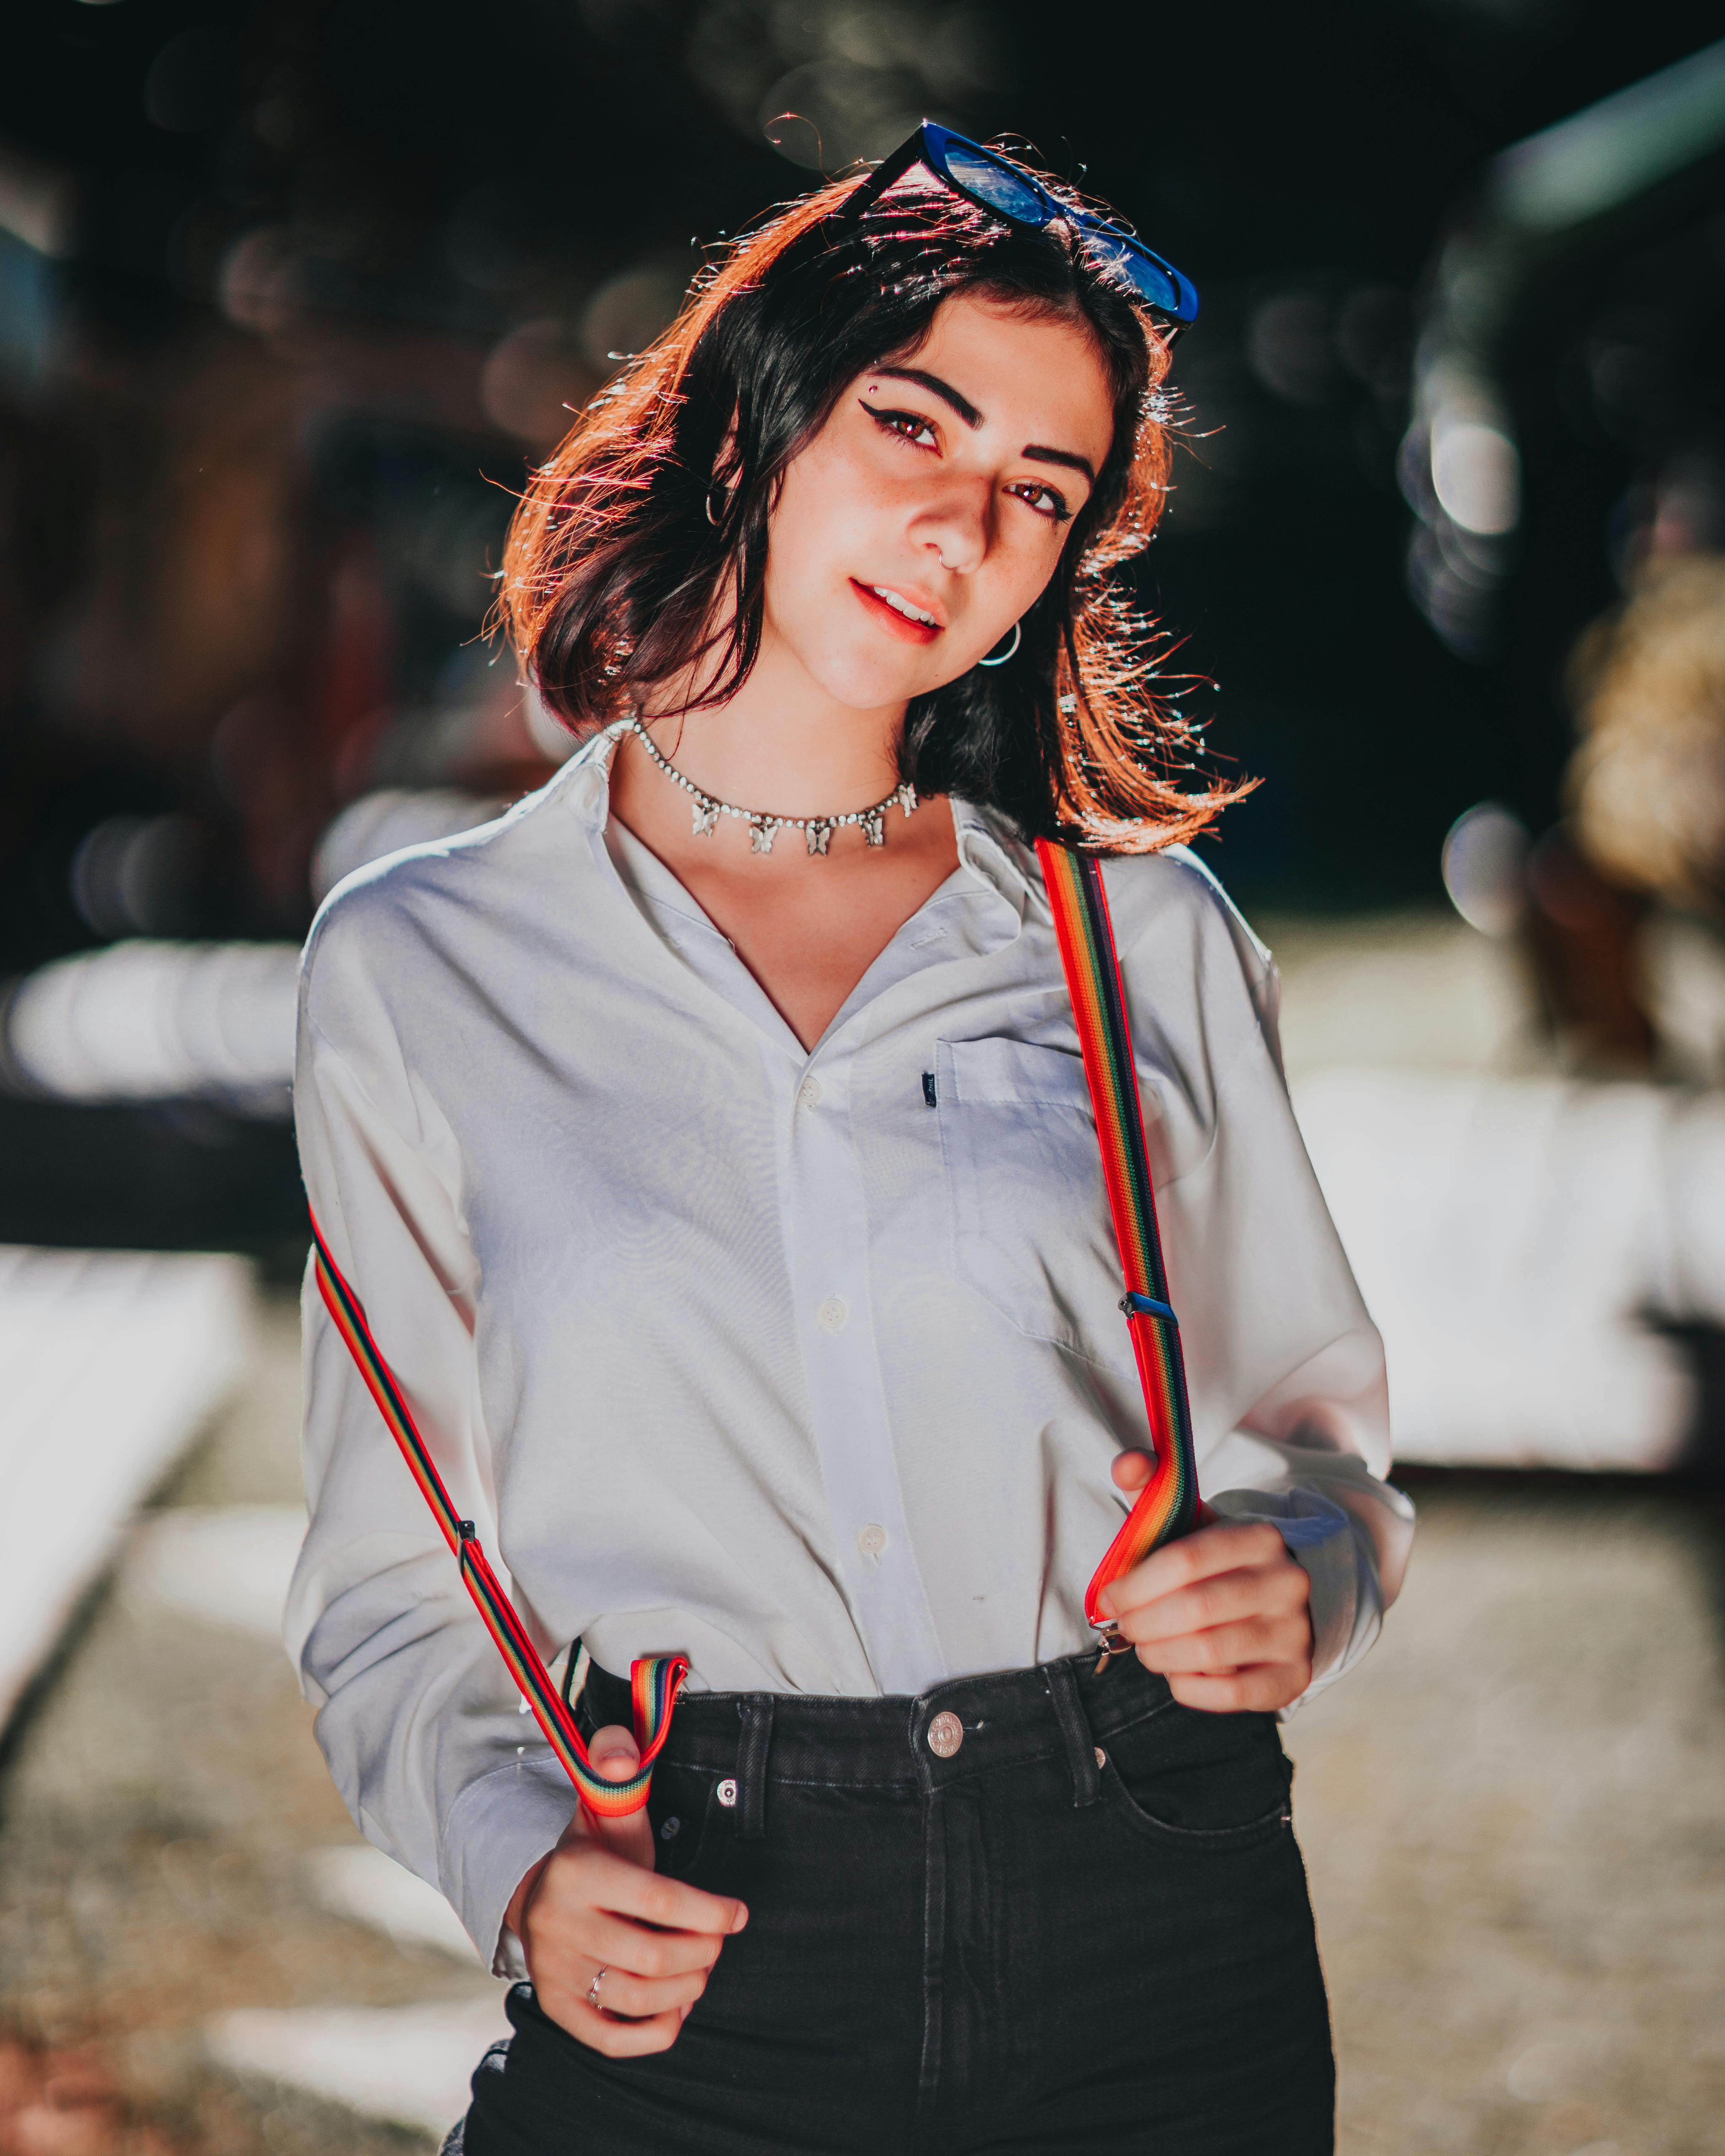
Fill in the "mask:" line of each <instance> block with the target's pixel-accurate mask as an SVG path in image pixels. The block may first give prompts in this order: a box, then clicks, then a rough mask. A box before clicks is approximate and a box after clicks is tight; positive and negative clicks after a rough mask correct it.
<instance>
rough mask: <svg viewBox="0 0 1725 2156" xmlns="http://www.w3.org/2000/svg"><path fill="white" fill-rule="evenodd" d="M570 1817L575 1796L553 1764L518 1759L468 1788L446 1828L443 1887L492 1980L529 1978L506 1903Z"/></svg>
mask: <svg viewBox="0 0 1725 2156" xmlns="http://www.w3.org/2000/svg"><path fill="white" fill-rule="evenodd" d="M574 1815H575V1792H574V1791H573V1789H571V1788H570V1786H569V1783H568V1778H567V1776H566V1775H565V1774H564V1773H563V1771H562V1768H560V1767H558V1766H557V1763H556V1762H555V1761H554V1760H552V1759H550V1758H540V1759H536V1760H530V1759H517V1760H516V1761H515V1762H514V1763H512V1764H511V1765H509V1766H506V1767H499V1768H496V1769H495V1771H494V1772H493V1773H491V1774H482V1775H481V1776H480V1779H479V1780H478V1781H476V1782H470V1783H469V1784H468V1785H467V1787H466V1788H465V1789H463V1791H462V1792H461V1794H460V1795H459V1797H457V1798H456V1799H455V1801H454V1804H452V1805H451V1806H450V1807H449V1817H448V1819H447V1820H445V1821H444V1834H443V1855H442V1869H443V1877H442V1880H441V1881H440V1882H439V1883H440V1884H441V1886H442V1887H443V1890H444V1894H445V1895H446V1896H447V1897H448V1898H449V1903H450V1906H451V1907H453V1908H454V1912H455V1914H456V1915H457V1916H458V1917H459V1918H460V1919H461V1921H462V1922H463V1923H464V1924H465V1926H466V1928H467V1933H468V1936H469V1938H471V1940H472V1941H473V1943H474V1944H475V1947H477V1948H478V1949H479V1951H480V1958H481V1959H482V1960H485V1961H487V1962H489V1963H490V1969H491V1974H492V1975H493V1976H505V1977H508V1978H510V1979H512V1980H513V1981H515V1982H516V1983H519V1982H521V1980H522V1979H523V1978H525V1976H526V1973H527V1971H526V1962H525V1961H524V1959H523V1958H522V1955H521V1941H520V1940H519V1939H517V1938H516V1935H515V1933H513V1932H511V1931H508V1930H506V1928H505V1926H504V1922H503V1919H504V1917H505V1916H506V1914H507V1912H508V1909H509V1904H510V1901H511V1897H513V1895H514V1893H515V1890H516V1887H517V1886H520V1885H521V1881H522V1880H523V1879H524V1878H525V1877H526V1875H527V1873H528V1872H529V1871H531V1869H532V1867H533V1866H534V1865H536V1863H537V1862H538V1861H539V1860H540V1858H541V1857H542V1856H548V1855H549V1854H550V1852H551V1851H552V1850H553V1849H555V1848H556V1847H557V1843H558V1841H559V1840H560V1839H561V1838H562V1833H563V1830H564V1829H565V1828H566V1827H567V1825H568V1824H569V1821H570V1820H572V1818H573V1817H574Z"/></svg>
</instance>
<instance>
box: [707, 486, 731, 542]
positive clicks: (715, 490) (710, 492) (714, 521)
mask: <svg viewBox="0 0 1725 2156" xmlns="http://www.w3.org/2000/svg"><path fill="white" fill-rule="evenodd" d="M714 495H718V497H719V499H720V500H721V501H722V502H723V503H724V505H725V507H726V509H727V510H728V509H729V508H730V506H731V497H730V495H728V494H726V492H725V491H724V490H723V489H722V488H721V486H720V485H719V482H718V481H717V480H714V481H713V483H712V485H711V486H709V487H708V489H707V490H706V521H707V522H708V523H709V524H711V526H712V527H713V529H714V530H715V531H717V530H718V528H719V523H720V519H719V518H718V517H716V516H714V514H713V496H714Z"/></svg>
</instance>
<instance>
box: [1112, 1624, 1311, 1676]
mask: <svg viewBox="0 0 1725 2156" xmlns="http://www.w3.org/2000/svg"><path fill="white" fill-rule="evenodd" d="M1305 1647H1306V1634H1305V1630H1304V1628H1303V1627H1302V1626H1301V1625H1296V1623H1295V1622H1294V1621H1293V1620H1292V1619H1291V1618H1280V1617H1277V1618H1270V1617H1249V1618H1246V1619H1245V1620H1243V1621H1242V1622H1240V1623H1239V1624H1237V1625H1212V1626H1211V1627H1210V1628H1209V1630H1208V1631H1205V1632H1183V1633H1181V1634H1180V1635H1179V1637H1178V1639H1173V1640H1146V1641H1145V1642H1144V1644H1143V1645H1142V1646H1141V1647H1139V1648H1138V1650H1137V1655H1138V1660H1139V1661H1141V1662H1142V1664H1143V1665H1144V1667H1145V1668H1146V1669H1147V1670H1153V1671H1155V1672H1156V1674H1157V1675H1158V1676H1164V1677H1171V1676H1174V1675H1175V1674H1176V1673H1179V1674H1186V1673H1189V1672H1198V1671H1219V1670H1235V1669H1243V1668H1245V1667H1247V1666H1250V1665H1251V1664H1254V1663H1257V1662H1282V1661H1294V1660H1295V1659H1296V1657H1297V1656H1299V1655H1301V1654H1302V1653H1303V1652H1304V1651H1305Z"/></svg>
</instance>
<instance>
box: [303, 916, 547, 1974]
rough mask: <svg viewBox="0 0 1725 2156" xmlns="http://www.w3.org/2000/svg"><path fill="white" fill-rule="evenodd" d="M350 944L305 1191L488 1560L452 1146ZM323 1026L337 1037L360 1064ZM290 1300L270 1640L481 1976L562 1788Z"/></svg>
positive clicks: (312, 968)
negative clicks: (292, 1366) (293, 1419)
mask: <svg viewBox="0 0 1725 2156" xmlns="http://www.w3.org/2000/svg"><path fill="white" fill-rule="evenodd" d="M346 940H347V939H346V938H345V937H344V936H343V934H342V925H341V921H340V918H339V909H338V911H337V915H336V918H335V919H334V920H333V921H329V920H326V922H325V923H324V924H322V925H321V928H320V930H319V932H317V933H316V934H315V936H314V939H313V942H312V945H311V947H310V948H309V950H308V960H307V966H306V969H305V975H304V982H303V987H302V997H301V1019H300V1046H299V1057H298V1066H297V1072H296V1076H295V1117H296V1121H297V1123H298V1131H299V1141H300V1159H301V1163H302V1166H303V1170H304V1173H305V1185H306V1189H307V1192H308V1193H309V1196H310V1199H311V1209H312V1212H313V1214H314V1215H315V1217H316V1221H317V1224H318V1226H319V1229H320V1230H321V1233H322V1235H323V1236H324V1238H325V1240H326V1243H327V1244H328V1246H329V1249H330V1252H331V1256H332V1257H333V1259H334V1260H335V1263H336V1265H337V1267H338V1268H339V1269H340V1270H341V1273H342V1275H343V1276H344V1277H345V1278H346V1279H347V1281H348V1282H349V1283H350V1285H351V1286H352V1288H353V1290H354V1292H355V1293H356V1295H357V1296H358V1298H359V1300H360V1301H361V1302H362V1304H363V1306H365V1309H366V1312H367V1319H368V1322H369V1323H370V1325H371V1327H372V1332H373V1333H374V1334H375V1336H376V1337H377V1340H378V1342H379V1343H380V1345H382V1347H383V1350H384V1353H386V1354H387V1356H388V1360H389V1363H390V1365H391V1368H393V1371H394V1372H395V1374H396V1376H397V1378H398V1380H399V1382H400V1383H401V1386H402V1389H403V1393H404V1394H405V1395H406V1397H407V1399H408V1403H409V1405H410V1407H411V1409H412V1411H413V1417H414V1420H415V1422H416V1423H417V1424H418V1428H419V1430H420V1432H421V1435H423V1437H424V1440H425V1441H426V1443H427V1445H428V1446H429V1450H430V1451H431V1454H432V1455H433V1458H434V1460H435V1462H436V1464H437V1466H438V1470H439V1473H440V1474H441V1475H442V1476H443V1477H444V1481H445V1482H446V1484H447V1485H448V1486H449V1491H450V1495H451V1496H452V1497H453V1498H454V1501H455V1503H456V1505H457V1506H458V1507H459V1510H460V1512H462V1514H463V1516H464V1517H471V1518H472V1519H473V1520H474V1521H475V1523H476V1525H477V1527H478V1528H479V1532H480V1536H481V1537H482V1538H483V1539H484V1540H485V1542H486V1543H487V1545H488V1548H489V1549H490V1552H491V1553H494V1554H495V1532H494V1529H493V1527H492V1522H493V1521H494V1518H495V1505H494V1497H493V1483H492V1473H491V1460H490V1445H489V1442H488V1439H487V1434H486V1431H485V1424H484V1419H483V1416H482V1414H481V1412H480V1398H479V1388H478V1384H477V1382H476V1377H475V1362H474V1347H473V1331H474V1324H475V1293H474V1291H475V1262H474V1258H473V1254H472V1251H471V1250H470V1245H469V1243H468V1240H467V1236H466V1234H465V1229H464V1226H463V1223H462V1219H461V1217H460V1211H459V1179H458V1178H457V1177H456V1175H455V1174H454V1173H453V1172H452V1171H453V1170H454V1167H455V1161H454V1150H453V1147H452V1146H451V1145H450V1143H449V1137H448V1133H447V1132H446V1131H445V1130H444V1128H443V1127H441V1123H440V1120H439V1116H438V1114H437V1111H436V1109H435V1106H434V1102H433V1101H432V1100H431V1098H430V1096H429V1095H428V1094H427V1093H426V1092H425V1091H424V1089H423V1088H421V1087H420V1086H418V1085H417V1084H416V1082H415V1081H414V1079H413V1076H412V1075H411V1074H410V1073H409V1071H408V1069H407V1067H406V1065H405V1064H404V1063H403V1060H402V1059H401V1058H400V1056H399V1055H398V1052H396V1050H395V1049H394V1047H393V1035H392V1034H391V1033H390V1030H389V1028H388V1024H386V1023H384V1022H383V1021H382V1018H381V1016H380V1014H379V1012H378V1010H377V1007H376V998H375V995H374V993H372V988H371V983H370V981H369V979H368V978H367V973H368V968H367V967H365V966H363V965H360V964H357V963H356V962H354V958H353V955H352V953H350V952H348V951H347V950H346V949H344V948H343V944H344V943H345V942H346ZM382 955H384V954H382V953H377V954H374V962H375V957H377V956H382ZM356 1018H362V1019H363V1023H361V1024H355V1023H354V1022H353V1021H354V1020H355V1019H356ZM326 1024H327V1025H328V1026H329V1027H330V1028H331V1030H332V1031H334V1032H336V1033H337V1034H341V1035H342V1036H345V1037H347V1039H351V1040H352V1042H353V1043H354V1044H355V1046H356V1060H360V1061H362V1066H363V1067H362V1069H357V1068H355V1067H354V1063H353V1062H352V1061H350V1060H348V1058H347V1056H346V1055H343V1054H342V1053H341V1051H340V1050H338V1049H337V1048H336V1045H334V1043H333V1042H332V1040H331V1038H330V1037H329V1034H328V1033H326V1030H325V1026H326ZM303 1317H304V1382H305V1424H304V1458H305V1483H306V1497H307V1501H308V1504H309V1506H310V1509H311V1527H310V1530H309V1532H308V1533H307V1536H306V1538H305V1545H304V1548H303V1549H302V1551H301V1553H300V1559H299V1563H298V1565H297V1567H296V1568H295V1573H294V1577H293V1582H292V1585H291V1587H290V1591H289V1594H288V1599H287V1604H286V1610H285V1620H284V1638H285V1645H286V1647H287V1650H288V1653H289V1655H290V1658H291V1659H292V1661H294V1663H295V1667H296V1669H297V1671H298V1673H299V1676H300V1687H301V1690H302V1691H303V1692H304V1693H305V1697H306V1698H307V1699H308V1700H309V1701H310V1702H311V1703H312V1704H313V1705H314V1706H315V1707H316V1709H317V1719H316V1736H317V1741H318V1743H319V1744H320V1746H321V1748H322V1751H323V1753H324V1757H325V1758H326V1760H327V1762H328V1763H329V1769H330V1773H331V1776H332V1778H333V1779H334V1781H335V1784H336V1789H337V1790H338V1791H339V1792H340V1794H341V1798H342V1799H343V1801H344V1802H345V1804H347V1809H348V1810H349V1812H350V1813H351V1814H352V1817H353V1820H354V1821H355V1823H356V1825H357V1826H358V1827H359V1829H360V1830H361V1832H362V1833H363V1834H364V1835H365V1836H366V1838H367V1840H369V1841H371V1842H372V1843H373V1844H375V1845H376V1846H377V1847H378V1848H379V1849H382V1850H383V1851H385V1852H386V1853H387V1854H388V1855H389V1856H393V1857H394V1858H395V1859H396V1860H397V1861H398V1862H399V1863H401V1864H403V1865H405V1866H407V1868H408V1870H409V1871H413V1872H415V1873H417V1874H418V1876H419V1877H420V1878H422V1879H424V1880H426V1881H429V1882H430V1883H431V1884H432V1885H434V1886H437V1887H438V1888H439V1890H440V1891H441V1892H443V1893H444V1895H445V1896H446V1897H447V1898H448V1900H449V1902H450V1903H451V1905H452V1906H453V1907H454V1910H455V1912H456V1913H457V1914H458V1916H459V1917H460V1919H461V1922H462V1923H463V1924H464V1925H465V1928H466V1929H467V1932H468V1933H469V1935H470V1937H471V1938H472V1939H473V1941H474V1943H475V1946H476V1947H477V1948H478V1949H479V1950H480V1953H481V1955H482V1956H483V1957H485V1958H486V1959H487V1960H488V1961H489V1962H490V1963H491V1965H492V1967H493V1969H494V1970H495V1973H496V1974H500V1975H502V1974H519V1964H518V1959H517V1958H516V1957H514V1956H512V1955H511V1953H510V1951H509V1948H510V1944H511V1943H510V1942H509V1941H508V1940H507V1939H506V1938H504V1937H503V1936H502V1921H503V1915H504V1912H505V1910H506V1907H507V1906H508V1902H509V1899H510V1897H511V1894H512V1893H513V1892H514V1890H515V1887H516V1885H517V1883H518V1882H519V1881H520V1880H521V1876H523V1874H524V1873H525V1872H526V1871H527V1869H528V1868H529V1866H531V1864H533V1863H534V1862H535V1861H536V1859H537V1858H539V1857H541V1856H543V1855H544V1854H545V1853H546V1851H547V1850H549V1849H550V1848H551V1847H552V1845H554V1843H555V1842H556V1841H557V1837H558V1835H560V1834H561V1833H562V1830H563V1829H564V1827H565V1826H566V1825H567V1823H568V1820H569V1819H570V1817H571V1815H572V1811H573V1809H574V1798H573V1794H572V1790H571V1789H570V1787H569V1784H568V1782H567V1777H566V1776H565V1775H564V1774H563V1773H562V1769H561V1768H559V1767H558V1766H557V1763H556V1761H555V1759H554V1758H553V1757H552V1753H551V1750H550V1748H549V1746H548V1745H547V1743H545V1741H544V1739H543V1738H542V1736H541V1734H540V1732H539V1729H538V1727H537V1724H536V1722H534V1721H533V1719H532V1717H531V1715H529V1714H527V1713H526V1712H522V1709H521V1699H520V1696H519V1695H518V1693H517V1692H516V1690H515V1689H514V1687H513V1686H512V1685H511V1682H510V1681H509V1677H508V1673H507V1671H506V1668H505V1666H504V1665H503V1663H502V1661H501V1659H500V1657H499V1655H498V1653H497V1650H496V1648H495V1645H493V1643H492V1640H491V1639H490V1635H489V1633H488V1632H487V1631H486V1630H485V1627H484V1625H483V1624H482V1623H481V1621H480V1617H479V1614H478V1612H477V1611H476V1610H475V1608H474V1606H473V1604H472V1602H471V1600H470V1597H469V1596H468V1594H467V1592H466V1589H465V1587H464V1585H463V1584H462V1582H461V1579H460V1576H459V1570H458V1568H457V1566H456V1564H455V1563H454V1559H453V1558H452V1557H451V1555H450V1553H449V1548H448V1545H447V1544H446V1543H445V1542H444V1537H443V1535H442V1533H441V1532H440V1531H439V1527H437V1524H436V1522H435V1521H434V1517H433V1516H432V1514H431V1513H430V1512H429V1509H428V1507H427V1506H426V1504H425V1501H424V1498H423V1497H422V1496H421V1495H420V1493H419V1491H418V1486H417V1485H416V1483H415V1482H414V1481H413V1476H412V1475H411V1474H410V1473H409V1471H408V1466H407V1464H406V1462H405V1461H404V1460H403V1458H402V1456H401V1454H400V1452H399V1450H398V1447H397V1445H396V1444H395V1443H394V1441H393V1437H392V1435H391V1434H390V1432H389V1430H388V1428H387V1427H386V1425H385V1424H384V1422H383V1420H382V1417H381V1415H380V1414H379V1413H378V1410H377V1406H376V1404H375V1403H374V1402H373V1400H372V1397H371V1395H370V1394H369V1393H368V1391H367V1389H366V1387H365V1384H364V1383H363V1381H362V1378H361V1377H360V1375H359V1373H358V1371H357V1368H355V1366H354V1364H353V1362H352V1358H351V1357H350V1355H349V1353H348V1351H347V1347H346V1346H345V1344H344V1343H343V1342H342V1340H341V1336H340V1335H339V1333H338V1332H336V1328H335V1327H334V1325H333V1323H332V1322H331V1319H330V1317H329V1315H328V1313H327V1312H326V1309H325V1307H324V1305H323V1301H322V1298H321V1296H320V1294H319V1293H318V1291H317V1288H316V1282H315V1280H314V1278H313V1275H312V1272H311V1269H310V1268H308V1270H307V1274H306V1279H305V1289H304V1295H303ZM523 1614H524V1616H525V1617H526V1620H527V1621H528V1623H529V1625H530V1626H531V1624H532V1618H531V1611H524V1612H523ZM561 1644H562V1643H561V1642H554V1641H549V1640H542V1641H541V1645H542V1647H543V1648H545V1649H547V1650H554V1649H555V1647H556V1646H557V1645H561Z"/></svg>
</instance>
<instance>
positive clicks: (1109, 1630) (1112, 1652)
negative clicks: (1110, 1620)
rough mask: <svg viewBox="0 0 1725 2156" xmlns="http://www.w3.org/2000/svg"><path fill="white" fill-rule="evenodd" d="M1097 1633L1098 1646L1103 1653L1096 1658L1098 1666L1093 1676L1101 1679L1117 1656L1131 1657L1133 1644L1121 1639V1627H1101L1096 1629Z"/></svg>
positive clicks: (1112, 1625) (1092, 1672)
mask: <svg viewBox="0 0 1725 2156" xmlns="http://www.w3.org/2000/svg"><path fill="white" fill-rule="evenodd" d="M1096 1632H1097V1635H1098V1636H1097V1640H1096V1645H1097V1646H1098V1647H1099V1648H1100V1649H1101V1652H1100V1653H1099V1654H1098V1655H1097V1656H1096V1667H1095V1668H1094V1669H1093V1670H1092V1671H1091V1676H1096V1677H1099V1676H1101V1675H1102V1674H1103V1672H1104V1671H1106V1668H1107V1666H1108V1665H1109V1663H1110V1662H1111V1661H1113V1659H1114V1657H1115V1656H1116V1655H1129V1654H1130V1653H1131V1652H1132V1641H1131V1640H1122V1638H1121V1636H1120V1627H1119V1626H1118V1625H1115V1624H1107V1625H1098V1626H1097V1627H1096Z"/></svg>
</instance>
